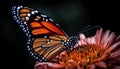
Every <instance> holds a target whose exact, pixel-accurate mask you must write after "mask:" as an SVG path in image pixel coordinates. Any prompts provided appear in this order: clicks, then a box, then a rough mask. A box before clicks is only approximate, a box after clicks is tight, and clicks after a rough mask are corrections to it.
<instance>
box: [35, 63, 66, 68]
mask: <svg viewBox="0 0 120 69" xmlns="http://www.w3.org/2000/svg"><path fill="white" fill-rule="evenodd" d="M44 65H47V66H46V67H48V68H52V69H59V68H64V67H65V65H62V64H58V63H51V62H41V63H37V64H35V66H34V69H39V67H40V68H45V67H44Z"/></svg>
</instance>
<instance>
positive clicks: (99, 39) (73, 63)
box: [35, 28, 120, 69]
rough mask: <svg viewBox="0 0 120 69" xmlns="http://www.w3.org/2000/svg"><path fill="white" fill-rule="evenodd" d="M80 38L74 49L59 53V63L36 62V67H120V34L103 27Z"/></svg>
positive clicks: (68, 68) (84, 68)
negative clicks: (91, 34)
mask: <svg viewBox="0 0 120 69" xmlns="http://www.w3.org/2000/svg"><path fill="white" fill-rule="evenodd" d="M79 38H80V40H79V41H78V43H76V45H75V46H74V47H75V48H74V49H73V50H71V51H70V52H67V51H64V52H62V53H61V54H60V55H59V60H58V61H59V63H52V62H42V63H36V65H35V69H120V36H116V35H115V33H114V32H110V30H107V31H105V32H104V31H103V29H102V28H101V29H98V30H97V32H96V34H95V35H94V36H92V37H86V36H85V35H84V34H80V36H79Z"/></svg>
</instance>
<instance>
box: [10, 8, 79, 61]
mask: <svg viewBox="0 0 120 69" xmlns="http://www.w3.org/2000/svg"><path fill="white" fill-rule="evenodd" d="M12 14H13V18H14V20H15V21H16V22H17V23H18V24H19V26H20V27H21V29H22V30H23V31H24V33H25V35H26V36H27V37H28V42H27V49H28V51H29V52H30V54H31V55H32V56H33V57H34V58H35V59H36V60H38V61H40V62H45V61H49V60H50V59H51V58H53V57H55V56H56V55H57V54H59V53H60V52H62V51H63V50H70V49H71V48H73V46H74V45H75V44H76V42H77V40H78V36H71V37H68V35H67V34H66V33H65V32H64V31H63V30H62V29H61V28H60V26H59V25H58V24H57V23H55V21H53V20H52V19H51V18H49V17H48V16H46V15H44V14H42V13H41V12H38V11H37V10H35V9H32V8H29V7H26V6H13V7H12Z"/></svg>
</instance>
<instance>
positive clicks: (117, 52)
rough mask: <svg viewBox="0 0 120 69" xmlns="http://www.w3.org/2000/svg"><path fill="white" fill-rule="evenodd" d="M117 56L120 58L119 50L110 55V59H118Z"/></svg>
mask: <svg viewBox="0 0 120 69" xmlns="http://www.w3.org/2000/svg"><path fill="white" fill-rule="evenodd" d="M118 56H119V57H120V50H119V51H116V52H114V53H112V54H111V55H110V58H115V57H118Z"/></svg>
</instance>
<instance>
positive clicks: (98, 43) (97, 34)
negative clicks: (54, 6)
mask: <svg viewBox="0 0 120 69" xmlns="http://www.w3.org/2000/svg"><path fill="white" fill-rule="evenodd" d="M102 33H103V29H102V28H101V29H100V30H97V32H96V35H95V39H96V44H97V45H98V46H99V45H100V41H101V36H102Z"/></svg>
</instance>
